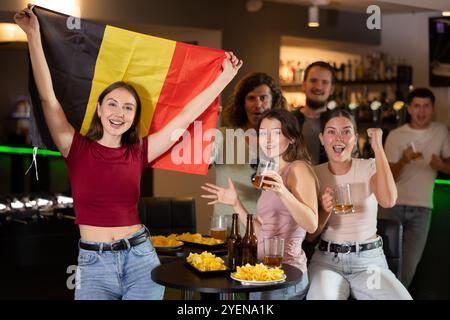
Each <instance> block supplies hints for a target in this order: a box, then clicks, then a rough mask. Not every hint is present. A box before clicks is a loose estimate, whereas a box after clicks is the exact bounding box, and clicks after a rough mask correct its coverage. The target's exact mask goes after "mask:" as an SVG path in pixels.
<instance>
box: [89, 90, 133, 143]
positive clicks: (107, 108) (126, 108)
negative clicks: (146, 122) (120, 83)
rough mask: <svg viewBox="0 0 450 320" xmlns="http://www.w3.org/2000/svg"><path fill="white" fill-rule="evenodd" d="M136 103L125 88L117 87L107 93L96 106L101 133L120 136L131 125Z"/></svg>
mask: <svg viewBox="0 0 450 320" xmlns="http://www.w3.org/2000/svg"><path fill="white" fill-rule="evenodd" d="M136 105H137V103H136V99H135V98H134V97H133V95H132V94H131V93H130V92H129V91H128V90H127V89H124V88H117V89H114V90H113V91H111V92H110V93H108V94H107V95H106V96H105V97H104V98H103V101H102V103H101V104H100V103H98V106H97V115H98V117H99V118H100V121H101V123H102V126H103V134H108V135H110V136H121V135H123V134H124V133H125V132H127V131H128V129H130V128H131V126H132V125H133V121H134V118H135V116H136V109H137V106H136Z"/></svg>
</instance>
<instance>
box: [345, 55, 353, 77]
mask: <svg viewBox="0 0 450 320" xmlns="http://www.w3.org/2000/svg"><path fill="white" fill-rule="evenodd" d="M352 69H353V65H352V61H351V60H350V59H348V61H347V67H346V69H345V71H346V72H345V78H346V79H345V80H347V81H353V80H352Z"/></svg>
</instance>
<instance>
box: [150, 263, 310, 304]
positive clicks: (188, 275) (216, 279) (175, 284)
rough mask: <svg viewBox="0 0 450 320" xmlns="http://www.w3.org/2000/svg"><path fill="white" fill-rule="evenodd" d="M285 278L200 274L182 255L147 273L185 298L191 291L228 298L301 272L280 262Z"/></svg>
mask: <svg viewBox="0 0 450 320" xmlns="http://www.w3.org/2000/svg"><path fill="white" fill-rule="evenodd" d="M282 268H283V270H284V273H285V274H286V280H285V281H284V282H281V283H275V284H269V285H244V284H242V283H241V282H239V281H235V280H233V279H231V278H230V272H219V273H217V272H216V273H210V274H203V273H200V272H199V271H196V270H194V269H193V268H192V267H191V266H189V265H188V264H187V262H186V261H185V260H184V259H177V260H175V261H171V262H167V263H163V264H161V265H159V266H158V267H156V268H155V269H153V271H152V274H151V277H152V280H153V281H155V282H156V283H158V284H160V285H163V286H166V287H171V288H176V289H181V291H182V293H183V297H184V298H185V299H188V298H190V297H191V296H192V292H200V293H215V294H221V298H224V299H228V298H230V295H229V294H233V293H240V292H258V291H272V290H276V289H281V288H286V287H289V286H292V285H294V284H297V283H298V282H300V281H301V280H302V276H303V273H302V272H301V271H300V270H299V269H297V268H295V267H293V266H291V265H288V264H283V266H282Z"/></svg>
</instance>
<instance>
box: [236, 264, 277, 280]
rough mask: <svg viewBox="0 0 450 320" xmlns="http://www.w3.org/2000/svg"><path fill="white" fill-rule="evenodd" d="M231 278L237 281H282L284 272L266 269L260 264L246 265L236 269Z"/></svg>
mask: <svg viewBox="0 0 450 320" xmlns="http://www.w3.org/2000/svg"><path fill="white" fill-rule="evenodd" d="M233 277H235V278H237V279H239V280H251V281H273V280H281V279H283V278H284V271H283V269H281V268H279V267H277V268H268V267H267V266H265V265H264V264H262V263H259V264H257V265H254V266H252V265H250V264H248V263H247V264H246V265H245V266H241V267H237V268H236V272H234V273H233Z"/></svg>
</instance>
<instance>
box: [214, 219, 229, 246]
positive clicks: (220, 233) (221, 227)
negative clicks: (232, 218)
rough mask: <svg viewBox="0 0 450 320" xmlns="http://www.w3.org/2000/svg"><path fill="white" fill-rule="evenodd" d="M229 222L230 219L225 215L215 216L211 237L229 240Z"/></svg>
mask: <svg viewBox="0 0 450 320" xmlns="http://www.w3.org/2000/svg"><path fill="white" fill-rule="evenodd" d="M228 220H229V219H228V217H227V216H225V215H213V216H212V217H211V227H210V229H209V235H210V236H211V237H212V238H215V239H220V240H223V241H225V240H227V234H228V232H227V231H228Z"/></svg>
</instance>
